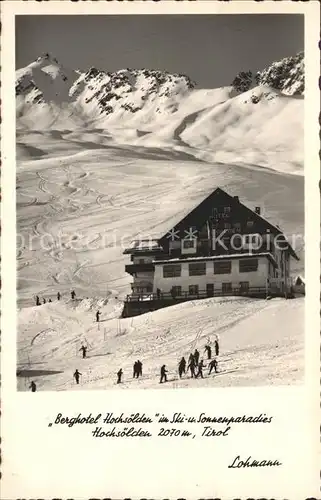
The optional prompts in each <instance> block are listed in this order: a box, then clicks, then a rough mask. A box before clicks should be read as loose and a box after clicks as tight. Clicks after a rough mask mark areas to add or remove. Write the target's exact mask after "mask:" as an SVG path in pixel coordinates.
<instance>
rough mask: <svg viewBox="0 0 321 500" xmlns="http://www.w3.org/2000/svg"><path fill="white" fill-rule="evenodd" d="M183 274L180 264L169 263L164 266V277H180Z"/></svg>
mask: <svg viewBox="0 0 321 500" xmlns="http://www.w3.org/2000/svg"><path fill="white" fill-rule="evenodd" d="M180 275H181V265H180V264H168V265H166V266H164V267H163V277H164V278H179V277H180Z"/></svg>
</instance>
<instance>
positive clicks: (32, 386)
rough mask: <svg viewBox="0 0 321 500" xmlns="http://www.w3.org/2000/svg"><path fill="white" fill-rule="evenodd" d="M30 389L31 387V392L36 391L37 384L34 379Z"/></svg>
mask: <svg viewBox="0 0 321 500" xmlns="http://www.w3.org/2000/svg"><path fill="white" fill-rule="evenodd" d="M29 389H31V392H36V390H37V386H36V384H35V382H34V381H32V382H31V384H30V385H29Z"/></svg>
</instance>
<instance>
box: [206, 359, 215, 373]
mask: <svg viewBox="0 0 321 500" xmlns="http://www.w3.org/2000/svg"><path fill="white" fill-rule="evenodd" d="M208 366H209V369H210V370H209V372H208V374H209V375H211V372H212V370H213V368H214V371H215V373H217V361H216V359H215V358H214V359H212V361H211V362H210V364H209V365H208Z"/></svg>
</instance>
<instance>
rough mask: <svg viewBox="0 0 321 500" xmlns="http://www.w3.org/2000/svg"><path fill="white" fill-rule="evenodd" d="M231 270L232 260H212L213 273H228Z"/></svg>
mask: <svg viewBox="0 0 321 500" xmlns="http://www.w3.org/2000/svg"><path fill="white" fill-rule="evenodd" d="M231 270H232V261H230V260H222V261H217V262H214V274H230V273H231Z"/></svg>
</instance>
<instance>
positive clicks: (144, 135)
mask: <svg viewBox="0 0 321 500" xmlns="http://www.w3.org/2000/svg"><path fill="white" fill-rule="evenodd" d="M282 68H283V66H282ZM278 75H279V73H278V71H277V72H276V76H277V77H278ZM282 75H283V73H282ZM272 76H273V78H274V77H275V73H272ZM283 76H284V75H283ZM283 76H282V78H283ZM17 78H18V81H17V88H16V91H17V147H16V153H17V186H16V188H17V192H16V199H17V229H18V238H17V266H18V306H19V311H18V325H19V327H18V365H19V366H18V368H19V370H20V372H21V377H20V376H19V377H18V387H19V389H20V390H26V389H28V383H27V379H26V377H24V374H25V375H28V374H29V375H30V377H32V379H35V380H36V382H37V385H38V388H39V389H45V390H56V389H57V390H65V389H70V388H76V386H75V385H73V380H72V373H73V372H74V370H75V369H76V368H78V369H79V370H80V371H81V372H82V373H83V379H82V386H80V387H83V388H96V387H97V388H105V387H115V385H114V382H115V371H116V370H118V369H119V368H120V367H122V368H123V370H124V372H125V374H126V375H125V378H126V383H124V385H122V388H125V387H159V384H158V371H159V367H160V365H161V364H163V363H166V364H167V365H168V368H169V370H170V379H172V382H170V384H169V386H172V385H173V384H178V385H179V386H180V387H186V386H189V385H190V384H192V385H193V386H194V382H195V384H196V383H197V384H198V385H200V386H201V385H212V386H215V385H224V386H228V385H237V384H239V385H261V384H265V383H268V384H272V383H280V382H282V383H292V382H295V381H299V380H301V377H302V359H303V351H302V349H303V347H302V342H303V324H302V320H303V304H304V302H303V299H297V300H293V301H285V300H273V301H255V300H246V299H229V300H228V299H225V300H223V299H221V300H218V299H208V300H206V301H199V302H197V303H196V302H195V303H194V302H190V303H186V304H183V305H180V306H175V307H172V308H169V309H167V310H166V314H164V311H163V310H161V311H156V312H153V313H149V314H146V315H143V316H141V317H137V318H134V319H133V320H132V319H123V320H121V328H120V325H119V320H118V318H119V316H120V314H121V309H122V300H123V299H124V297H125V296H126V294H128V293H129V292H130V281H131V277H130V276H129V275H128V274H126V273H125V264H126V263H128V262H129V259H128V257H127V256H124V255H123V253H122V252H123V249H124V248H125V247H126V246H127V245H128V244H129V243H130V241H131V240H132V239H134V238H137V237H140V236H144V237H148V236H157V235H160V234H164V233H165V232H166V231H167V230H168V229H170V228H172V227H173V226H174V225H175V223H176V222H177V220H179V219H181V218H183V216H185V215H186V213H187V212H189V211H190V210H191V209H193V208H194V207H195V206H196V205H197V204H198V203H200V202H201V201H202V200H203V199H204V198H205V197H206V196H207V195H208V194H210V193H211V192H212V191H213V190H214V189H215V188H217V187H221V188H223V189H225V190H226V191H227V192H229V193H230V194H231V195H237V196H239V197H240V200H241V201H242V202H244V203H245V204H247V205H248V206H249V207H252V208H254V207H255V206H257V205H258V204H259V205H260V206H261V209H262V215H263V216H264V217H266V218H268V219H269V220H270V221H271V223H273V224H276V225H279V226H280V227H281V228H282V229H283V230H284V232H285V233H286V234H287V236H288V238H289V239H290V242H292V243H293V241H292V239H291V236H292V235H294V234H295V235H296V243H293V246H294V247H295V250H296V252H297V254H298V255H299V256H300V259H301V260H300V261H299V262H294V263H293V269H292V272H293V274H294V275H297V274H304V242H303V233H304V198H303V196H304V186H303V181H304V179H303V176H302V175H301V174H302V173H303V168H302V166H303V146H302V136H303V132H302V113H303V99H302V96H301V95H298V96H297V95H295V96H294V95H292V94H291V90H290V91H289V92H287V94H288V95H285V93H284V92H283V90H282V89H278V90H275V89H271V87H267V86H265V85H263V84H262V85H259V86H258V87H252V88H250V89H248V90H247V91H246V92H242V93H240V92H239V91H238V90H237V89H236V88H234V87H233V86H230V87H225V88H221V89H196V88H194V84H193V83H192V82H191V81H190V80H189V78H188V77H186V76H185V75H169V74H168V73H164V72H163V73H162V72H157V71H152V70H123V71H119V72H116V73H106V72H100V71H98V70H95V69H93V68H92V69H91V70H89V71H88V72H86V73H82V72H79V71H73V70H67V69H65V68H63V67H62V66H61V65H60V64H59V63H58V62H57V61H56V60H54V59H53V58H52V57H51V56H49V55H45V56H43V57H41V58H39V59H38V60H37V61H35V63H31V64H30V65H29V66H28V67H27V68H24V69H22V70H20V71H18V72H17ZM271 78H272V77H271ZM273 78H272V81H273ZM278 81H279V80H278ZM269 82H270V83H271V79H270V80H269ZM292 83H293V82H292ZM301 83H302V82H301ZM289 85H290V84H289ZM90 87H91V88H90ZM293 89H294V90H293V92H294V93H295V92H296V90H297V85H296V84H295V82H294V83H293ZM295 89H296V90H295ZM288 90H289V89H288ZM110 94H112V95H110ZM289 94H291V95H289ZM115 96H116V97H115ZM109 106H112V110H111V109H110V108H109ZM138 107H139V109H137V108H138ZM288 123H290V124H291V126H288ZM297 174H300V175H297ZM72 289H75V290H76V293H77V297H79V298H80V299H81V300H80V301H79V302H78V301H75V302H70V301H69V300H68V299H69V297H70V291H71V290H72ZM58 291H59V292H60V293H61V294H62V297H63V300H62V301H61V302H59V303H58V302H57V301H55V297H56V294H57V292H58ZM35 295H39V296H40V298H41V299H42V298H43V297H45V298H46V299H47V300H48V298H49V297H50V298H52V300H53V302H51V303H47V304H45V305H41V306H39V307H35V306H34V304H35ZM86 297H88V299H87V298H86ZM98 307H99V308H100V309H101V311H102V320H103V321H102V323H101V325H100V326H99V328H100V329H98V326H97V325H96V324H94V323H93V318H94V314H95V311H96V310H97V308H98ZM200 325H202V331H200ZM214 333H219V335H220V336H221V340H222V349H223V351H222V360H221V361H220V366H221V368H222V370H224V373H223V372H222V374H220V375H217V377H211V379H209V378H206V379H204V381H201V380H198V381H192V382H190V381H180V382H178V381H177V380H175V381H173V377H174V378H176V371H175V370H176V364H177V361H178V358H179V357H180V356H182V355H183V354H185V355H187V354H188V351H189V350H190V348H191V346H195V345H197V346H199V347H200V348H202V349H203V344H204V342H205V340H206V339H205V337H206V338H207V336H208V335H211V336H212V335H213V334H214ZM196 336H197V340H195V339H196ZM81 341H85V342H87V343H88V345H89V352H88V353H89V356H91V357H89V358H88V359H87V360H85V361H83V360H82V359H81V358H80V357H79V354H80V353H79V348H80V343H81ZM137 358H141V359H142V361H143V362H144V373H145V374H146V375H144V379H143V380H142V381H137V382H133V381H132V380H130V381H129V379H128V376H129V378H130V376H131V375H130V374H131V370H132V363H133V362H134V361H135V360H136V359H137ZM22 370H29V372H23V371H22ZM30 370H31V372H30ZM33 370H39V371H38V372H36V371H33ZM48 372H50V373H48ZM52 372H58V373H52ZM37 373H38V376H37ZM128 374H129V375H128ZM27 378H28V377H27Z"/></svg>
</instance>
